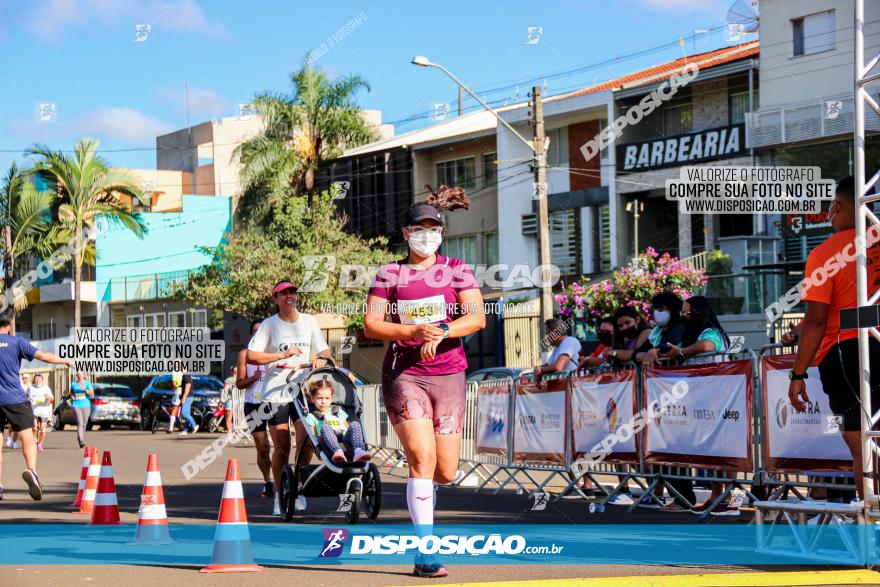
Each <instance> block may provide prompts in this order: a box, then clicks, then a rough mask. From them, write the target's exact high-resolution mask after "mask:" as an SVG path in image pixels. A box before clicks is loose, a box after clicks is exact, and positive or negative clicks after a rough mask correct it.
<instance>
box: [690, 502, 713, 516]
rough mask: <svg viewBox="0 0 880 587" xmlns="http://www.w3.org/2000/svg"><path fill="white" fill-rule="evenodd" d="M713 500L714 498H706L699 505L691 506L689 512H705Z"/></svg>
mask: <svg viewBox="0 0 880 587" xmlns="http://www.w3.org/2000/svg"><path fill="white" fill-rule="evenodd" d="M714 501H715V500H714V499H707V500H706V502H705V503H702V504H700V505H697V506H694V507H692V508H691V513H692V514H702V513H703V512H705V511H706V510H708V509H709V506H711V505H712V503H713V502H714Z"/></svg>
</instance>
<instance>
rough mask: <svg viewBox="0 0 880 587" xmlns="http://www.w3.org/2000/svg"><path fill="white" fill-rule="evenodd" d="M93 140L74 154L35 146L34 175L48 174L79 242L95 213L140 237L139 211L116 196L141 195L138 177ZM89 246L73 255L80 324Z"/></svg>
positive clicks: (63, 218) (68, 229)
mask: <svg viewBox="0 0 880 587" xmlns="http://www.w3.org/2000/svg"><path fill="white" fill-rule="evenodd" d="M99 144H100V142H99V141H98V140H96V139H90V138H85V139H81V140H79V141H77V143H76V146H75V147H74V150H73V156H71V155H70V154H68V153H65V152H63V151H52V150H51V149H49V147H48V146H46V145H34V146H33V147H31V148H30V149H28V153H30V154H31V155H36V156H38V157H40V160H39V161H37V162H36V164H35V165H34V169H33V170H32V173H39V174H41V175H43V176H44V177H47V178H48V179H49V180H50V181H51V182H52V183H54V184H55V185H56V190H57V193H58V196H59V198H60V202H61V203H60V205H59V206H58V219H59V221H60V223H61V227H62V229H63V231H64V232H65V233H66V235H67V236H70V237H72V238H73V239H75V240H74V242H77V243H82V239H83V230H85V229H86V228H88V229H90V230H91V229H93V227H94V226H95V220H96V218H97V217H98V216H100V217H101V218H102V219H106V220H107V221H108V222H110V223H112V224H119V225H122V226H124V227H125V228H127V229H128V230H130V231H131V232H133V233H134V234H135V235H136V236H137V237H138V238H143V236H144V234H146V226H145V225H144V222H143V219H142V218H141V216H140V214H139V213H137V212H132V211H131V210H130V209H129V207H128V206H127V204H125V203H124V202H123V201H122V200H121V199H120V197H119V196H120V195H126V196H130V197H132V198H139V197H141V191H140V189H139V188H138V187H137V186H136V183H137V179H135V178H134V177H133V176H132V175H130V174H129V173H127V172H125V171H123V170H120V169H113V168H111V167H110V166H109V165H108V164H107V161H106V160H105V159H104V158H103V157H101V156H100V155H98V145H99ZM88 255H89V248H88V247H84V246H80V247H79V248H78V250H77V252H76V254H74V256H73V267H74V271H73V284H74V285H73V288H74V289H73V296H74V297H73V302H74V314H73V322H74V326H75V327H76V328H79V327H80V322H81V320H80V316H81V308H80V302H81V292H80V288H81V285H82V266H83V262H84V261H86V260H88V258H87V257H88Z"/></svg>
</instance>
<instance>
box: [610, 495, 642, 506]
mask: <svg viewBox="0 0 880 587" xmlns="http://www.w3.org/2000/svg"><path fill="white" fill-rule="evenodd" d="M605 503H606V504H607V505H632V504H634V503H635V500H634V499H633V498H632V496H631V495H629V494H627V493H618V494H617V495H615V496H614V497H611V498H609V499H608V500H607V501H606V502H605Z"/></svg>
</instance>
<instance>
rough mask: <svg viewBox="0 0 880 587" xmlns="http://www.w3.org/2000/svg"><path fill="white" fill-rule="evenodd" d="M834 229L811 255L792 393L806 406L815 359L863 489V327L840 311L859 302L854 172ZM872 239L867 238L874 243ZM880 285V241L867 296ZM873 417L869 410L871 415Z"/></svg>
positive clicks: (876, 380) (877, 361)
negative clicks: (846, 324) (844, 322)
mask: <svg viewBox="0 0 880 587" xmlns="http://www.w3.org/2000/svg"><path fill="white" fill-rule="evenodd" d="M828 218H829V219H830V221H831V226H832V227H833V228H834V234H833V235H831V236H830V237H828V238H827V239H826V240H825V242H823V243H822V244H821V245H819V246H818V247H816V248H815V249H813V250H812V251H811V252H810V254H809V256H808V257H807V266H806V271H805V276H806V278H807V279H809V280H810V283H809V287H805V288H804V292H803V299H804V300H805V301H806V303H807V311H806V314H805V315H804V319H803V321H802V322H801V327H800V335H799V339H800V340H799V345H798V352H797V358H796V359H795V363H794V368H793V369H792V371H791V384H790V385H789V388H788V398H789V400H790V401H791V405H792V406H793V407H794V409H795V410H797V411H798V412H803V411H804V410H805V409H806V402H809V401H810V398H809V397H808V396H807V390H806V384H805V383H804V379H806V378H807V369H808V368H809V367H810V365H811V364H813V361H814V360H815V362H816V363H818V365H819V376H820V378H821V380H822V388H823V390H824V391H825V394H826V395H827V396H828V401H829V404H830V405H831V410H832V411H833V412H834V413H835V414H837V415H840V416H843V440H844V441H845V442H846V444H847V446H848V447H849V449H850V452H851V453H852V455H853V460H854V469H855V475H856V490H857V491H858V493H859V497H860V498H864V495H863V488H862V478H863V472H862V446H861V439H860V431H861V412H862V409H861V403H860V401H859V387H858V382H859V353H858V341H857V336H858V331H857V330H843V331H841V330H840V310H841V309H843V308H852V307H855V306H856V305H858V304H857V303H856V259H855V228H854V227H855V223H856V196H855V181H854V179H853V178H852V177H851V176H850V177H847V178H844V179H842V180H841V181H840V183H839V184H837V190H836V192H835V194H834V201H833V202H832V203H831V208H830V209H829V210H828ZM871 241H872V239H870V238H869V239H868V243H869V244H870V243H871ZM878 287H880V246H872V247H870V248H869V249H868V295H869V296H870V295H871V294H872V293H873V292H875V291H877V289H878ZM868 338H869V344H870V346H869V350H868V354H869V356H870V360H871V405H872V408H873V409H874V410H877V409H878V408H880V343H878V341H877V340H876V339H874V337H868ZM869 416H870V414H869Z"/></svg>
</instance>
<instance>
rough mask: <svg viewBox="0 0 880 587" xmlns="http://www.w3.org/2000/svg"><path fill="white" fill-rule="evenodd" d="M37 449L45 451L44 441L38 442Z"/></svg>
mask: <svg viewBox="0 0 880 587" xmlns="http://www.w3.org/2000/svg"><path fill="white" fill-rule="evenodd" d="M37 451H38V452H43V443H42V442H38V443H37Z"/></svg>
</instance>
